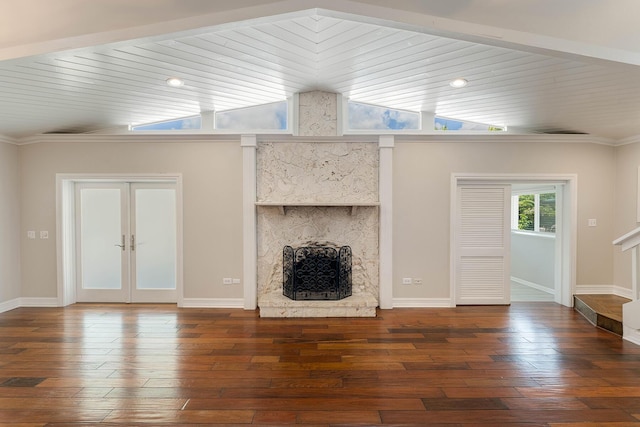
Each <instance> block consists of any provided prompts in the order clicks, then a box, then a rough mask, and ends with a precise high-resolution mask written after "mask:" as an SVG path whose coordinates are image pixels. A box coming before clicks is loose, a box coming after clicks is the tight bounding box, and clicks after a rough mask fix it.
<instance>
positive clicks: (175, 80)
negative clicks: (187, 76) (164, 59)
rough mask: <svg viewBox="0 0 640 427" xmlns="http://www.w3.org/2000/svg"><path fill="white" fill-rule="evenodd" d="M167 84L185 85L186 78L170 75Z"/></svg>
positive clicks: (174, 85)
mask: <svg viewBox="0 0 640 427" xmlns="http://www.w3.org/2000/svg"><path fill="white" fill-rule="evenodd" d="M167 85H169V86H171V87H180V86H182V85H184V80H182V79H179V78H177V77H169V78H168V79H167Z"/></svg>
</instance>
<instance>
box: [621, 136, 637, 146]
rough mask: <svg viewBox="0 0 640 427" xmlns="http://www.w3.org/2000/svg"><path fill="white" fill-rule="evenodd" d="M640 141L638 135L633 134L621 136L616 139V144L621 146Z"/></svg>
mask: <svg viewBox="0 0 640 427" xmlns="http://www.w3.org/2000/svg"><path fill="white" fill-rule="evenodd" d="M638 142H640V135H634V136H629V137H627V138H622V139H620V140H618V141H616V144H615V145H616V146H618V147H619V146H622V145H630V144H636V143H638Z"/></svg>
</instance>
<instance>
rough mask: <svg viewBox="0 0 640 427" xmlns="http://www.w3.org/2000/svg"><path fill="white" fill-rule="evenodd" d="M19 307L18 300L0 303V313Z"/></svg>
mask: <svg viewBox="0 0 640 427" xmlns="http://www.w3.org/2000/svg"><path fill="white" fill-rule="evenodd" d="M18 307H20V298H14V299H11V300H9V301H4V302H0V313H4V312H5V311H9V310H13V309H16V308H18Z"/></svg>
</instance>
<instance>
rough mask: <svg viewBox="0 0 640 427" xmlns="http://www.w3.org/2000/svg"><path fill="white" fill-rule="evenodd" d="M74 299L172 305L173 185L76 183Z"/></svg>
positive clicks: (174, 254)
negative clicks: (166, 303)
mask: <svg viewBox="0 0 640 427" xmlns="http://www.w3.org/2000/svg"><path fill="white" fill-rule="evenodd" d="M75 192H76V197H75V200H76V254H77V257H78V259H77V263H76V266H77V272H76V278H77V280H76V299H77V301H79V302H176V301H177V290H176V282H177V280H176V279H177V277H176V265H177V249H176V248H177V241H176V236H177V216H176V188H175V184H173V183H165V182H154V183H142V182H141V183H77V184H76V188H75Z"/></svg>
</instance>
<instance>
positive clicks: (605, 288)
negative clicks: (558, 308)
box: [575, 285, 632, 299]
mask: <svg viewBox="0 0 640 427" xmlns="http://www.w3.org/2000/svg"><path fill="white" fill-rule="evenodd" d="M575 294H576V295H585V294H591V295H602V294H611V295H617V296H619V297H623V298H629V299H631V297H632V291H631V289H627V288H623V287H621V286H616V285H576V292H575Z"/></svg>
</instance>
